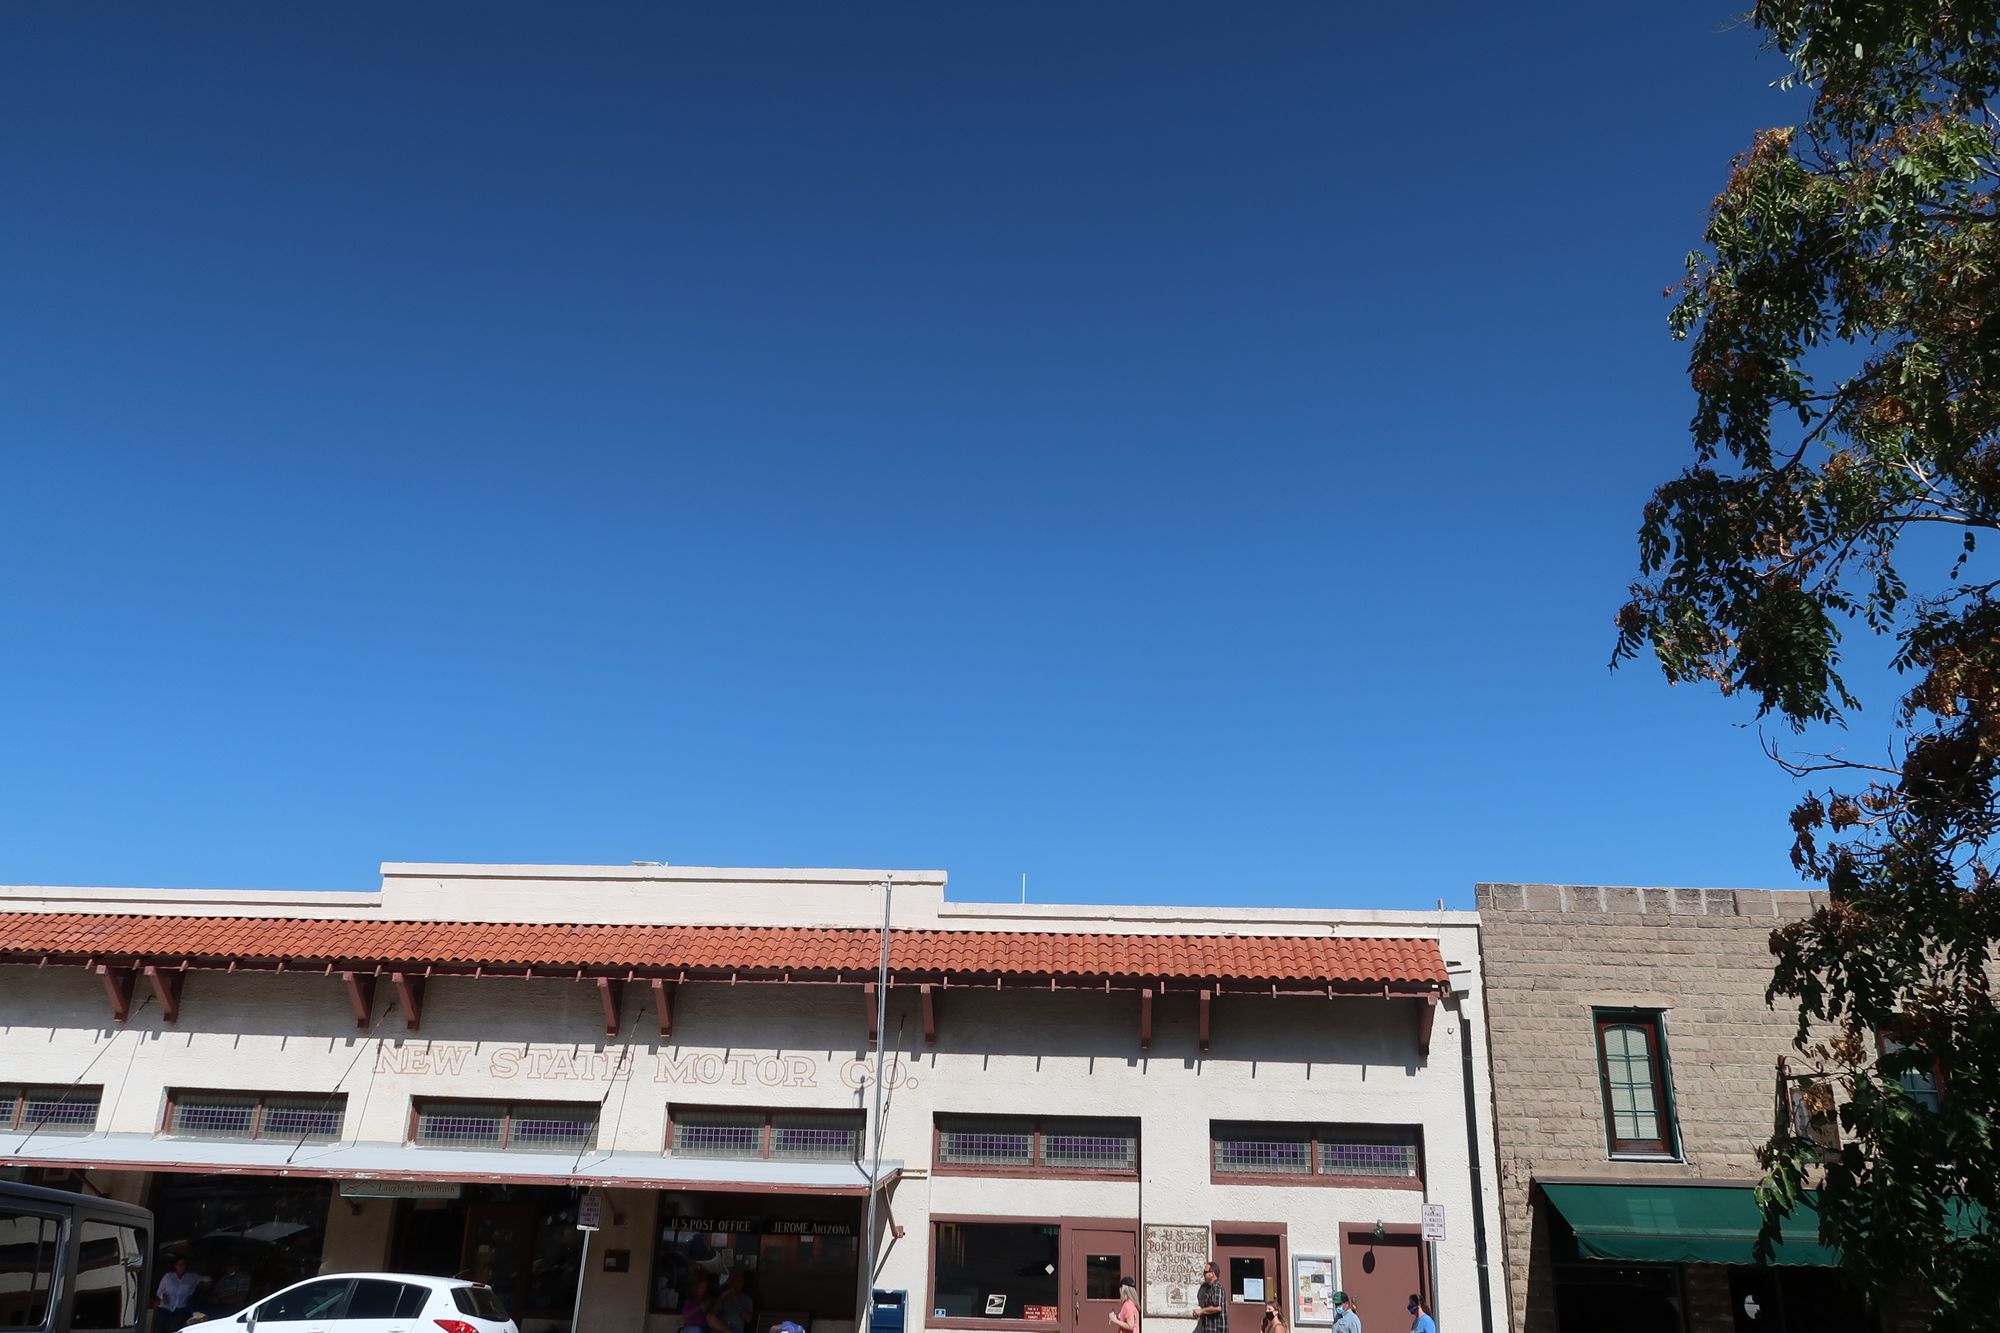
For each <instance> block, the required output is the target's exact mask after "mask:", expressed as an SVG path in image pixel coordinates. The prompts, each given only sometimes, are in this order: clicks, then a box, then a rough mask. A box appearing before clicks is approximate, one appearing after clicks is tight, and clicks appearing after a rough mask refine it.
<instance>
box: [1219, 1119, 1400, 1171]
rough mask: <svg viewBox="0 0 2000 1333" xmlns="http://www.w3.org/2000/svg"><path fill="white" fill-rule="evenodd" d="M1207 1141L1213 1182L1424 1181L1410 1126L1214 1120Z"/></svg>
mask: <svg viewBox="0 0 2000 1333" xmlns="http://www.w3.org/2000/svg"><path fill="white" fill-rule="evenodd" d="M1209 1139H1210V1145H1211V1151H1212V1154H1213V1155H1212V1158H1211V1161H1212V1162H1213V1164H1214V1169H1215V1174H1216V1175H1218V1176H1264V1177H1271V1178H1276V1179H1287V1178H1296V1179H1312V1178H1315V1177H1346V1178H1349V1179H1352V1178H1354V1177H1357V1176H1362V1177H1367V1178H1370V1179H1385V1178H1387V1179H1398V1180H1412V1181H1415V1180H1421V1179H1422V1178H1423V1161H1422V1153H1421V1152H1420V1151H1419V1146H1420V1140H1419V1137H1418V1132H1417V1127H1416V1126H1415V1125H1327V1124H1300V1123H1284V1122H1276V1121H1258V1120H1218V1121H1214V1122H1212V1123H1211V1124H1210V1126H1209Z"/></svg>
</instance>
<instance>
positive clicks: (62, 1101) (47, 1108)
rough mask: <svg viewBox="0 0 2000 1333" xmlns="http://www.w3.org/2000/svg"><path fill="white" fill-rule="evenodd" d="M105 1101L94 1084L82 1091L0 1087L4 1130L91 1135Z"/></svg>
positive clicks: (0, 1121)
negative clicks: (100, 1105) (99, 1109)
mask: <svg viewBox="0 0 2000 1333" xmlns="http://www.w3.org/2000/svg"><path fill="white" fill-rule="evenodd" d="M103 1100H104V1089H103V1088H102V1087H100V1086H98V1085H97V1084H94V1083H93V1084H90V1085H88V1086H79V1087H22V1086H19V1085H9V1084H0V1129H20V1130H27V1131H29V1132H31V1133H32V1132H34V1131H37V1130H39V1131H41V1132H42V1133H45V1134H46V1133H49V1132H51V1131H53V1132H55V1133H58V1134H60V1133H63V1132H65V1131H67V1132H69V1133H72V1134H88V1133H90V1132H91V1131H92V1130H94V1129H96V1128H97V1107H98V1104H99V1103H100V1102H102V1101H103Z"/></svg>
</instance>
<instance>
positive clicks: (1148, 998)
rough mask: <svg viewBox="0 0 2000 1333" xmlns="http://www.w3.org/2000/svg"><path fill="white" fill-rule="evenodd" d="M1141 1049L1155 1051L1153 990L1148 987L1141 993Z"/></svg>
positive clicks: (1142, 989) (1141, 990)
mask: <svg viewBox="0 0 2000 1333" xmlns="http://www.w3.org/2000/svg"><path fill="white" fill-rule="evenodd" d="M1139 1049H1140V1050H1142V1051H1150V1050H1152V1049H1153V988H1152V987H1151V986H1146V987H1143V988H1141V989H1140V991H1139Z"/></svg>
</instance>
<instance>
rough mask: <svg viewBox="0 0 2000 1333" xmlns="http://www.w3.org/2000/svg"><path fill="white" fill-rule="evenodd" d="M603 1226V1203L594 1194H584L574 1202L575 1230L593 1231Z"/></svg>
mask: <svg viewBox="0 0 2000 1333" xmlns="http://www.w3.org/2000/svg"><path fill="white" fill-rule="evenodd" d="M603 1224H604V1201H603V1200H602V1199H600V1198H598V1197H597V1196H596V1195H595V1194H585V1195H584V1196H583V1197H582V1198H581V1199H578V1200H577V1201H576V1229H577V1230H578V1231H595V1230H597V1229H598V1228H599V1227H600V1226H602V1225H603Z"/></svg>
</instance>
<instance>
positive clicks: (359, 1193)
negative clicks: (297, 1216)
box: [340, 1180, 465, 1199]
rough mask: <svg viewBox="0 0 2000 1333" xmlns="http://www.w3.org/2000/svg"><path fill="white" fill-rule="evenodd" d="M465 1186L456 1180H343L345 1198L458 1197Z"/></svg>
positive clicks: (342, 1191) (341, 1184) (342, 1190)
mask: <svg viewBox="0 0 2000 1333" xmlns="http://www.w3.org/2000/svg"><path fill="white" fill-rule="evenodd" d="M464 1192H465V1186H463V1185H461V1184H460V1183H459V1182H458V1181H456V1180H343V1181H341V1182H340V1197H341V1198H343V1199H456V1198H457V1197H458V1196H459V1195H461V1194H463V1193H464Z"/></svg>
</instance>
